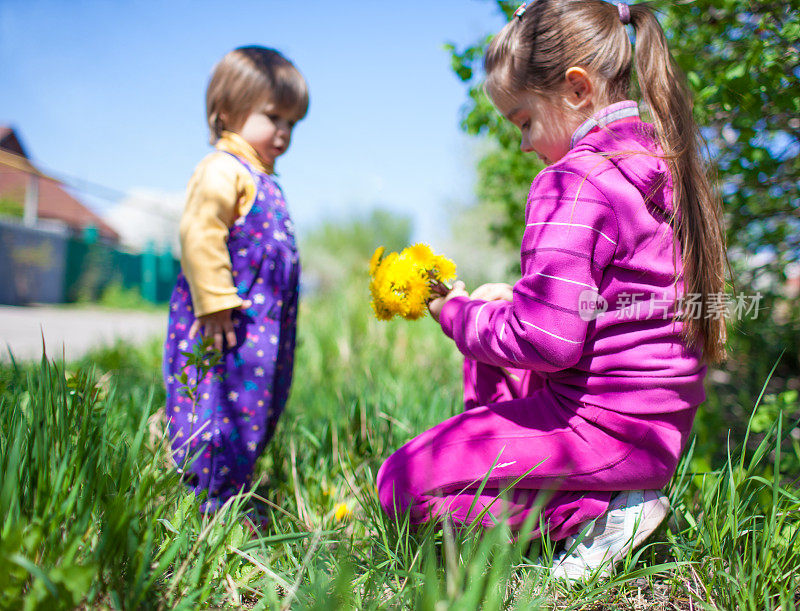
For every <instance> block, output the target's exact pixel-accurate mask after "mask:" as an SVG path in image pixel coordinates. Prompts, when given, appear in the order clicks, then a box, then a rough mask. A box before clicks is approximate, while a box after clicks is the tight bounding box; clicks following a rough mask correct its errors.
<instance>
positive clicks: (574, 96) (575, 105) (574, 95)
mask: <svg viewBox="0 0 800 611" xmlns="http://www.w3.org/2000/svg"><path fill="white" fill-rule="evenodd" d="M593 98H594V86H593V84H592V79H591V78H590V77H589V73H588V72H586V70H584V69H583V68H580V67H578V66H572V67H570V68H567V71H566V72H565V73H564V101H565V102H566V104H567V106H569V107H570V108H572V109H573V110H579V109H585V108H587V107H591V105H592V103H593Z"/></svg>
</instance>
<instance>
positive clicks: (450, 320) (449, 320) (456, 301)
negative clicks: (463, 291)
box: [439, 297, 469, 339]
mask: <svg viewBox="0 0 800 611" xmlns="http://www.w3.org/2000/svg"><path fill="white" fill-rule="evenodd" d="M465 303H469V298H468V297H453V298H452V299H451V300H450V301H448V302H447V303H446V304H444V307H443V308H442V311H441V312H439V324H440V325H442V331H444V334H445V335H446V336H447V337H449V338H450V339H452V338H453V325H454V324H455V318H456V315H457V314H458V311H459V309H460V308H461V306H462V305H463V304H465Z"/></svg>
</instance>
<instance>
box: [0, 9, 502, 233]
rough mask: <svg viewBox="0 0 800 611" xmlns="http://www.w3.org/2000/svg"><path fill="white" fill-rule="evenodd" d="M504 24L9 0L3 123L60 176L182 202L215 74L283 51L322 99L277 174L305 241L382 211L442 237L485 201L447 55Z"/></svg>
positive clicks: (0, 25) (465, 15)
mask: <svg viewBox="0 0 800 611" xmlns="http://www.w3.org/2000/svg"><path fill="white" fill-rule="evenodd" d="M503 22H504V21H503V18H502V16H501V15H500V14H499V13H498V12H497V10H496V8H495V5H494V3H493V2H491V1H489V0H430V1H427V2H424V1H418V0H411V1H407V2H367V1H358V2H356V1H340V2H322V1H316V0H312V1H307V2H298V1H289V0H274V1H263V0H262V1H242V2H235V1H234V2H220V1H218V2H208V1H203V0H201V1H197V0H195V1H192V2H189V1H184V0H175V1H169V2H155V1H149V2H132V1H111V0H105V1H83V0H71V1H64V0H60V1H56V0H50V1H44V0H2V2H0V66H1V67H0V91H2V92H3V95H2V98H0V122H5V123H11V124H12V125H14V126H15V127H16V128H17V129H18V131H19V133H20V135H21V137H22V139H23V142H24V144H25V145H26V146H27V148H28V150H29V153H30V154H31V156H32V157H33V159H34V160H35V161H37V162H39V163H40V164H41V165H42V166H43V167H45V168H47V169H51V170H53V171H55V172H58V173H61V174H64V175H68V176H73V177H76V178H78V179H82V180H86V181H91V182H93V183H99V184H101V185H108V186H110V187H114V188H116V189H119V190H121V191H130V190H132V189H136V188H140V187H147V188H152V189H158V190H162V191H167V192H176V191H182V190H183V188H184V186H185V184H186V181H187V180H188V178H189V176H190V174H191V172H192V168H193V167H194V166H195V164H196V163H197V162H198V161H199V160H200V159H201V158H202V157H203V155H204V154H205V153H206V152H207V151H208V150H209V148H208V144H207V132H206V127H205V114H204V113H205V111H204V102H203V100H204V92H205V86H206V82H207V79H208V75H209V72H210V70H211V68H212V66H213V65H214V63H215V62H216V61H217V60H218V59H219V58H220V57H221V56H222V55H223V54H224V53H226V52H227V51H228V50H230V49H232V48H234V47H236V46H240V45H244V44H262V45H265V46H272V47H275V48H277V49H279V50H281V51H282V52H284V53H285V54H286V55H287V56H288V57H289V58H290V59H291V60H292V61H294V62H295V64H296V65H297V66H298V68H299V69H300V70H301V72H303V74H304V75H305V76H306V79H307V80H308V83H309V87H310V92H311V107H310V111H309V115H308V118H307V119H306V120H305V121H304V122H302V123H301V124H300V125H299V126H298V128H297V129H296V131H295V136H294V140H293V144H292V148H291V149H290V151H289V152H288V153H287V154H286V155H285V156H284V157H283V158H281V159H280V160H279V163H278V165H277V170H278V172H279V173H280V182H281V183H282V186H283V187H284V190H285V191H286V194H287V199H288V201H289V205H290V207H291V208H292V211H293V214H294V217H295V220H296V222H297V223H298V225H299V227H300V229H301V230H303V229H304V228H305V229H307V228H309V227H311V226H312V225H313V223H314V221H315V219H316V218H318V217H320V216H345V215H348V214H352V213H356V212H359V211H363V210H366V209H368V208H370V207H371V206H374V205H381V206H385V207H390V208H392V209H394V210H398V211H403V212H408V213H409V214H411V215H412V216H413V218H414V220H415V223H416V230H417V237H420V238H423V239H434V240H435V238H436V237H437V236H440V235H441V234H442V231H441V229H440V228H441V227H442V226H444V225H445V224H446V218H447V215H446V208H447V206H448V204H451V203H453V202H458V203H463V202H466V201H470V200H471V198H472V191H473V186H474V185H473V181H474V173H473V171H472V168H473V166H474V161H475V157H476V142H475V141H474V140H472V139H470V138H468V137H466V136H464V135H463V134H462V133H461V132H460V130H459V127H458V123H459V118H460V109H461V107H462V105H463V104H464V102H465V100H466V95H465V89H464V86H463V85H462V84H461V83H460V82H459V81H458V80H457V79H456V78H455V76H454V75H453V74H452V72H451V71H450V68H449V57H448V54H447V52H446V51H445V50H444V49H443V44H444V43H445V42H447V41H452V42H455V43H456V44H458V45H463V44H466V43H470V42H473V41H475V40H477V39H478V38H479V37H481V36H483V35H484V34H486V33H489V32H494V31H497V30H498V29H499V28H500V27H501V26H502V24H503Z"/></svg>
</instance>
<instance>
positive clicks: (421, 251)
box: [401, 244, 435, 269]
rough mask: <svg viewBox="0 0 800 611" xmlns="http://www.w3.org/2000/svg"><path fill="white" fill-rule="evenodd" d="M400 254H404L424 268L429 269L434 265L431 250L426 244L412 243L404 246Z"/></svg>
mask: <svg viewBox="0 0 800 611" xmlns="http://www.w3.org/2000/svg"><path fill="white" fill-rule="evenodd" d="M401 255H406V256H407V257H408V258H409V259H411V260H412V261H413V262H414V263H416V264H417V265H419V266H420V267H423V268H425V269H430V268H431V267H433V265H434V257H435V255H434V254H433V251H432V250H431V248H430V246H428V245H427V244H414V245H413V246H409V247H408V248H405V249H404V250H403V252H402V253H401Z"/></svg>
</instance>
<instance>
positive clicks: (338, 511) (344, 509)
mask: <svg viewBox="0 0 800 611" xmlns="http://www.w3.org/2000/svg"><path fill="white" fill-rule="evenodd" d="M352 513H353V512H352V511H350V508H349V507H348V506H347V505H345V504H344V503H337V504H336V507H334V508H333V517H334V519H335V520H336V521H337V522H341V521H342V520H346V519H347V518H349V517H350V515H351V514H352Z"/></svg>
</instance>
